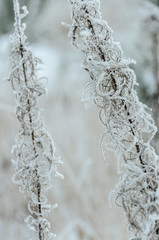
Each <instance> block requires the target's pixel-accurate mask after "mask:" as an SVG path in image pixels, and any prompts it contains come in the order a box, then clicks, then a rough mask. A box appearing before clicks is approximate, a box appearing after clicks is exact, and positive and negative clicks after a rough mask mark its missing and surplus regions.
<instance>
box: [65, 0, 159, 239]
mask: <svg viewBox="0 0 159 240" xmlns="http://www.w3.org/2000/svg"><path fill="white" fill-rule="evenodd" d="M69 2H70V5H71V9H72V25H71V27H70V32H69V36H70V37H71V39H72V43H73V45H75V46H76V47H77V48H78V49H79V50H80V51H81V52H82V53H83V55H84V60H83V68H84V69H85V70H86V71H87V72H88V73H89V76H90V79H91V81H90V82H89V83H88V84H87V86H86V87H85V90H84V95H83V99H84V100H85V101H94V103H95V104H96V105H97V107H98V109H99V117H100V120H101V122H102V123H103V124H104V125H105V129H106V130H105V133H104V134H103V137H102V139H101V150H102V154H103V156H104V157H105V153H106V151H107V150H111V151H113V152H114V153H115V155H116V157H117V158H118V160H119V165H120V174H121V177H120V180H119V183H118V184H117V186H116V189H115V191H114V192H115V195H116V203H117V205H121V206H122V207H123V210H124V213H125V215H126V216H127V219H128V223H129V229H130V230H131V237H132V239H140V240H141V239H142V240H150V239H151V240H157V239H159V235H158V233H159V186H158V183H159V161H158V156H157V155H156V153H155V151H154V149H153V147H152V146H151V145H150V142H151V140H152V138H153V137H154V135H155V133H156V127H155V124H154V121H153V119H152V117H151V116H150V114H149V113H148V109H147V107H146V106H145V105H143V104H142V103H141V102H140V101H139V98H138V96H137V93H136V90H135V85H137V83H136V75H135V73H134V71H133V70H132V69H130V67H129V64H130V63H133V61H132V60H129V59H124V57H123V52H122V50H121V47H120V44H119V43H118V42H115V41H114V39H113V38H112V30H111V28H110V27H109V26H108V24H107V22H106V21H103V20H102V19H101V13H100V11H99V8H100V1H99V0H69ZM108 135H109V136H110V137H111V143H110V142H107V140H108Z"/></svg>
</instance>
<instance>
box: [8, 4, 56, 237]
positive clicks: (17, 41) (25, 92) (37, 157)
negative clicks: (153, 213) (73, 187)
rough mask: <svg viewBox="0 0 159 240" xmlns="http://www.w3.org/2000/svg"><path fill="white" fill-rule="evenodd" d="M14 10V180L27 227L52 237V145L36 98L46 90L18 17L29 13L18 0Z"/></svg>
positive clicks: (12, 41) (54, 159) (12, 77)
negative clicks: (24, 207)
mask: <svg viewBox="0 0 159 240" xmlns="http://www.w3.org/2000/svg"><path fill="white" fill-rule="evenodd" d="M13 4H14V13H15V23H14V26H15V33H14V34H13V35H12V36H11V38H10V41H11V47H12V56H11V67H12V71H11V73H10V82H11V84H12V88H13V91H14V94H15V98H16V103H17V108H16V116H17V118H18V120H19V122H20V129H19V132H18V134H17V136H16V145H15V146H14V148H13V151H14V152H15V155H16V160H13V164H14V167H15V170H16V173H15V174H14V176H13V181H14V182H15V183H16V184H19V185H20V190H21V191H22V192H23V193H25V195H26V197H27V198H28V209H29V212H30V216H28V217H27V218H26V220H25V221H26V222H27V223H28V225H29V227H30V228H31V229H32V230H34V231H35V232H36V239H38V240H51V239H52V238H53V237H54V236H55V235H54V234H52V233H50V231H49V229H50V223H49V222H48V221H47V219H46V217H47V215H48V213H49V212H50V210H51V209H53V208H55V207H56V205H54V206H51V205H49V204H47V197H46V196H45V192H46V191H47V190H48V189H49V188H50V187H51V179H50V173H51V172H52V171H54V172H55V175H59V174H58V172H57V170H56V164H58V163H60V161H59V159H57V158H55V156H54V152H55V148H54V145H53V141H52V139H51V137H50V135H49V134H48V133H47V131H46V130H45V128H44V124H43V119H42V118H41V116H40V110H39V108H38V107H37V98H38V97H39V96H41V95H42V94H44V93H45V87H44V83H43V78H40V79H38V76H37V71H38V68H37V67H38V63H40V60H39V59H37V58H34V57H33V55H32V52H31V51H30V49H29V47H28V43H27V42H26V36H25V35H24V30H25V24H22V23H21V20H22V19H23V18H24V17H25V16H26V15H27V14H28V12H27V8H26V7H25V6H24V7H23V8H22V9H23V13H22V14H21V13H20V6H19V2H18V0H13Z"/></svg>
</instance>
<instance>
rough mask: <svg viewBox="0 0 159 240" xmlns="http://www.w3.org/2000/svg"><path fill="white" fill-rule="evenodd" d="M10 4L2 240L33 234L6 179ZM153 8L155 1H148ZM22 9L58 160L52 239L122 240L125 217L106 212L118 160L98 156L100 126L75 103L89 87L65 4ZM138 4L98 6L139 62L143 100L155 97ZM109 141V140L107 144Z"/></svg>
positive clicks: (4, 57)
mask: <svg viewBox="0 0 159 240" xmlns="http://www.w3.org/2000/svg"><path fill="white" fill-rule="evenodd" d="M11 2H12V1H10V0H0V239H3V240H15V239H16V240H20V239H23V240H25V239H26V240H27V239H30V238H31V234H32V233H31V232H30V230H29V229H28V227H27V226H26V225H25V223H24V218H25V217H26V216H27V215H28V210H27V201H26V199H25V198H24V196H23V195H22V194H21V193H20V192H19V191H18V187H17V186H15V185H14V184H13V183H12V181H11V177H12V175H13V174H14V169H13V166H12V164H11V159H12V155H11V153H10V152H11V147H12V145H13V144H14V137H15V135H16V132H17V131H18V121H17V119H16V117H15V100H14V96H13V93H12V89H11V86H10V84H9V82H8V81H7V80H6V79H7V77H8V74H9V55H10V47H9V40H8V39H9V34H10V33H11V32H12V31H13V11H12V3H11ZM154 2H155V1H154ZM20 3H21V5H23V4H25V5H28V9H29V12H30V15H29V16H28V17H27V18H26V20H25V22H26V23H27V30H26V34H27V36H28V41H29V42H30V45H31V46H32V50H33V52H34V54H35V55H36V56H38V57H39V58H41V59H42V61H43V63H44V64H43V65H42V66H41V67H42V69H43V70H42V71H41V73H40V74H41V75H44V76H46V77H47V78H48V80H49V81H48V86H47V88H48V95H47V96H46V97H43V98H41V100H40V101H39V106H40V107H41V108H42V115H43V117H44V121H45V126H46V129H47V130H48V131H49V132H50V134H51V135H52V137H53V139H54V142H55V146H56V150H57V155H60V156H61V158H62V160H63V162H64V165H63V166H61V167H60V172H62V173H63V174H64V176H65V179H64V180H60V179H55V178H52V182H53V187H52V189H51V190H50V191H49V193H48V196H49V202H50V203H56V202H57V203H58V205H59V207H58V208H57V209H55V210H54V211H52V212H51V214H50V215H49V219H50V222H51V225H52V231H53V232H54V233H56V235H57V240H64V239H65V240H80V239H82V240H104V239H110V240H126V239H128V231H127V226H126V219H125V218H124V214H123V212H122V209H121V208H120V207H117V206H114V205H113V204H112V207H111V208H110V207H109V204H108V194H109V192H110V191H111V190H113V189H114V188H115V185H116V183H117V182H118V178H119V177H120V176H119V175H118V174H117V161H116V159H115V158H114V156H113V155H111V154H110V153H108V156H107V159H108V166H106V164H105V162H104V161H103V159H102V157H101V154H100V146H99V141H100V137H101V135H102V133H103V132H104V127H103V126H102V124H101V123H100V121H99V118H98V111H97V109H96V107H95V106H94V105H93V104H92V105H90V106H89V107H87V108H86V107H85V106H84V103H83V102H81V98H82V92H83V88H84V86H85V85H86V83H87V82H88V81H89V77H88V75H87V73H86V72H84V70H83V69H82V68H81V61H82V56H81V55H80V53H79V52H78V51H77V50H76V49H75V48H74V47H73V46H72V45H71V43H70V39H69V38H68V29H67V28H65V27H64V26H62V25H61V22H66V23H68V24H69V23H71V19H70V9H69V3H68V1H67V0H45V1H44V0H21V1H20ZM144 4H145V1H142V0H101V11H102V16H103V18H104V19H106V20H107V21H108V23H109V25H110V26H111V27H112V29H113V30H114V38H115V39H116V40H118V41H120V42H121V45H122V48H123V50H124V55H125V57H129V58H134V59H135V60H136V61H137V64H136V66H132V67H134V68H135V70H136V73H137V77H138V80H139V81H140V90H139V93H140V96H141V99H143V100H144V101H145V102H148V96H149V95H151V93H152V92H153V91H154V88H155V84H154V82H153V77H152V70H151V58H152V56H151V47H152V46H151V38H150V36H149V34H148V32H149V28H150V26H149V25H148V23H147V22H145V19H146V17H147V16H148V14H149V12H150V11H151V10H150V9H149V8H146V7H145V5H144ZM108 141H109V139H108Z"/></svg>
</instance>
